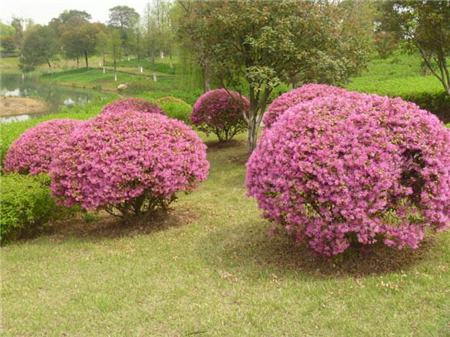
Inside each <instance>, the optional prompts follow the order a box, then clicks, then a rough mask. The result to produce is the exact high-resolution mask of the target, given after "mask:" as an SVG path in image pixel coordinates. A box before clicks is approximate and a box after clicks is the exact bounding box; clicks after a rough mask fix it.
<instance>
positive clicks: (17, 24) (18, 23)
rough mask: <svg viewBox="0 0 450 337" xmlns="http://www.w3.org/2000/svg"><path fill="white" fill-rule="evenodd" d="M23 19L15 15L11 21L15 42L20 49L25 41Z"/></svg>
mask: <svg viewBox="0 0 450 337" xmlns="http://www.w3.org/2000/svg"><path fill="white" fill-rule="evenodd" d="M23 22H24V20H23V19H20V18H16V17H13V19H12V21H11V26H12V27H13V28H14V43H15V45H16V49H20V48H21V47H22V42H23V34H24V29H23Z"/></svg>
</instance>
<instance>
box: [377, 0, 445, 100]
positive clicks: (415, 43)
mask: <svg viewBox="0 0 450 337" xmlns="http://www.w3.org/2000/svg"><path fill="white" fill-rule="evenodd" d="M381 6H382V16H381V20H380V21H381V29H382V30H384V31H387V32H391V33H394V34H396V35H397V37H398V38H399V39H402V40H403V41H405V42H406V43H407V44H408V45H409V46H410V47H412V48H413V49H415V50H418V51H419V53H420V55H421V57H422V59H423V61H424V64H425V65H426V66H427V67H428V69H429V70H430V72H431V73H432V74H433V75H434V76H435V77H436V78H437V79H438V80H439V81H440V82H441V83H442V86H443V87H444V89H445V91H446V92H447V93H448V94H449V95H450V75H449V70H448V64H447V57H449V56H450V1H448V0H433V1H431V0H421V1H418V0H401V1H400V0H395V1H393V0H388V1H383V2H382V3H381Z"/></svg>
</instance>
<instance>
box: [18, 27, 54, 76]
mask: <svg viewBox="0 0 450 337" xmlns="http://www.w3.org/2000/svg"><path fill="white" fill-rule="evenodd" d="M57 51H58V44H57V37H56V35H55V32H54V31H53V29H51V28H50V27H49V26H40V25H36V26H33V27H32V28H30V29H29V30H28V31H27V33H26V34H25V38H24V41H23V46H22V50H21V56H20V64H19V67H20V69H22V71H24V72H29V71H32V70H34V69H35V68H36V67H37V66H38V65H41V64H44V63H47V64H48V65H49V66H50V65H51V63H50V61H51V59H52V58H53V57H54V56H55V54H56V53H57Z"/></svg>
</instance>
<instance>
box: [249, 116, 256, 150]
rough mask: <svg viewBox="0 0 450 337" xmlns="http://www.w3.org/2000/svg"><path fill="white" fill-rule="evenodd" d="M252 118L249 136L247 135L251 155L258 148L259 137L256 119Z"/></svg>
mask: <svg viewBox="0 0 450 337" xmlns="http://www.w3.org/2000/svg"><path fill="white" fill-rule="evenodd" d="M255 117H256V116H255ZM250 118H251V119H250V121H249V124H248V135H247V141H248V153H249V154H251V153H252V152H253V150H254V149H255V148H256V140H257V136H258V126H257V125H256V118H254V117H253V116H251V117H250Z"/></svg>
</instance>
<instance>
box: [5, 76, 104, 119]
mask: <svg viewBox="0 0 450 337" xmlns="http://www.w3.org/2000/svg"><path fill="white" fill-rule="evenodd" d="M0 96H16V97H38V98H40V99H42V100H44V101H45V102H46V103H47V105H48V111H46V112H45V113H40V114H29V115H28V114H27V115H17V116H10V117H0V123H5V122H11V121H19V120H27V119H30V118H33V117H38V116H42V115H46V114H51V113H55V112H57V111H58V110H59V108H60V107H62V106H67V107H71V106H75V105H80V104H86V103H88V102H89V101H91V100H92V99H93V98H95V97H98V96H101V94H100V93H97V92H93V91H87V90H83V89H77V88H70V87H63V86H58V85H54V84H49V83H47V82H44V81H40V80H39V79H38V78H36V77H28V76H25V78H23V79H22V75H20V74H2V75H1V80H0Z"/></svg>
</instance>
